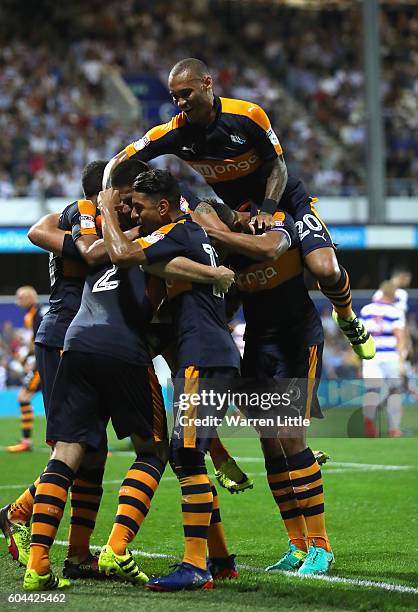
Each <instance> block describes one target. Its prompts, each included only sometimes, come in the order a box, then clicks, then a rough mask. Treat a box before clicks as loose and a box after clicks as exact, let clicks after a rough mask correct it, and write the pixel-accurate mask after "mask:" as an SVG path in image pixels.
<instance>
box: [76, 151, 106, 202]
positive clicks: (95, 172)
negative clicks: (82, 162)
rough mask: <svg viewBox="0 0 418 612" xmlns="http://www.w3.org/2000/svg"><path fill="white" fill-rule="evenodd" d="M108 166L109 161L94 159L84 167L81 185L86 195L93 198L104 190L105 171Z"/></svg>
mask: <svg viewBox="0 0 418 612" xmlns="http://www.w3.org/2000/svg"><path fill="white" fill-rule="evenodd" d="M106 166H107V161H103V160H101V159H100V160H97V161H92V162H90V163H89V164H87V166H85V167H84V169H83V172H82V175H81V185H82V187H83V192H84V196H85V197H86V198H91V197H93V196H97V195H98V194H99V191H101V190H102V181H103V172H104V169H105V168H106Z"/></svg>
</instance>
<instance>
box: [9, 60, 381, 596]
mask: <svg viewBox="0 0 418 612" xmlns="http://www.w3.org/2000/svg"><path fill="white" fill-rule="evenodd" d="M212 85H213V83H212V79H211V76H210V74H209V71H208V69H207V67H206V66H205V65H204V64H203V63H202V62H201V61H200V60H196V59H186V60H182V61H181V62H178V63H177V64H176V65H175V66H174V67H173V69H172V70H171V72H170V75H169V81H168V86H169V90H170V94H171V95H172V97H173V100H174V101H175V103H176V104H177V105H178V107H179V108H180V111H181V112H180V114H178V115H176V116H175V117H174V118H173V119H172V120H171V121H170V122H169V123H167V124H164V125H161V126H157V127H155V128H153V129H151V130H150V131H149V132H148V133H147V134H146V135H145V136H143V137H142V138H141V139H140V140H138V141H136V142H134V143H132V144H130V145H129V146H128V147H126V149H124V150H123V151H122V152H121V153H119V154H118V155H116V156H115V157H114V158H113V159H112V160H111V161H110V162H108V163H106V162H101V161H97V162H92V163H90V164H89V165H88V166H87V167H86V168H85V170H84V172H83V177H82V185H83V190H84V196H85V199H83V200H79V201H77V202H74V203H72V204H70V205H69V206H67V208H66V209H65V210H64V211H63V212H62V214H61V215H49V216H48V217H46V218H43V219H42V220H41V221H40V222H39V223H37V224H36V225H35V226H34V227H33V228H31V231H30V234H29V236H30V238H31V240H32V241H34V242H35V243H36V244H38V245H39V246H41V247H42V248H45V249H46V250H48V251H50V252H51V260H50V273H51V287H52V289H51V297H50V308H49V310H48V312H47V313H46V315H45V316H44V318H43V320H42V322H41V324H40V326H39V329H38V331H37V334H36V338H35V346H36V362H37V368H38V370H39V373H40V378H41V384H42V392H43V397H44V405H45V410H46V415H47V429H46V440H47V441H48V442H49V443H50V445H51V446H52V447H53V451H52V455H51V459H50V460H49V462H48V464H47V466H46V467H45V470H44V471H43V473H42V474H41V475H40V477H39V478H38V479H37V480H36V481H35V482H34V483H33V485H31V487H29V488H28V489H27V490H26V491H25V492H24V493H23V494H22V495H21V496H20V497H19V498H18V499H17V500H16V501H15V502H14V503H11V504H8V505H7V506H5V507H4V508H3V509H2V510H1V511H0V527H1V528H2V530H3V532H4V534H5V536H6V538H7V540H8V544H9V550H10V552H11V553H12V555H13V557H14V558H15V559H17V560H18V561H19V562H20V563H22V564H23V565H25V566H26V572H25V577H24V588H25V589H27V590H42V589H55V588H61V587H65V586H68V585H69V583H70V580H69V579H71V578H82V577H95V576H99V575H103V574H105V575H117V576H119V577H120V578H122V579H124V580H127V581H129V582H132V583H135V584H145V586H146V587H147V588H150V589H152V590H156V591H178V590H181V589H209V588H212V587H213V584H214V580H217V579H222V578H237V577H238V571H237V567H236V564H235V556H234V555H232V554H230V551H229V550H228V547H227V543H226V540H225V534H224V530H223V526H222V521H221V515H220V509H219V501H218V496H217V493H216V489H215V487H214V485H213V484H212V483H211V481H210V479H209V477H208V474H207V470H206V466H205V452H206V451H209V452H210V454H211V456H212V458H213V461H214V464H215V467H219V466H227V467H229V468H230V471H229V472H228V473H227V476H228V479H227V480H228V481H229V482H233V483H235V486H236V489H235V490H240V486H241V490H243V489H244V488H246V487H248V486H251V482H250V481H249V479H248V478H247V476H246V475H245V474H243V473H242V472H241V471H240V470H239V468H238V466H237V465H236V464H235V462H234V460H233V459H232V458H231V457H230V456H229V453H228V451H227V450H226V449H225V447H224V446H223V445H222V443H221V441H220V440H219V438H218V436H217V432H216V428H214V427H209V428H205V429H202V428H199V427H198V426H197V425H196V423H197V419H198V418H199V417H200V416H201V414H202V412H201V407H200V406H199V405H195V403H194V402H193V403H192V402H189V403H187V402H186V406H184V400H183V403H182V404H181V405H180V402H179V398H180V397H183V398H184V397H186V398H187V397H191V396H192V395H193V394H196V393H197V394H198V393H199V392H201V391H202V389H204V388H212V387H213V388H215V387H216V388H219V386H220V387H221V388H222V389H229V388H232V387H233V386H234V385H235V384H236V382H237V380H240V379H251V380H255V381H258V383H259V384H260V385H261V387H263V385H264V383H265V385H266V387H267V386H268V385H269V384H270V382H271V381H276V382H278V381H281V380H285V379H292V380H295V379H297V380H298V381H300V384H301V393H300V397H301V399H300V402H302V403H300V405H299V408H298V410H299V414H300V415H301V416H303V417H304V418H308V419H309V418H310V417H311V416H316V417H321V416H322V415H321V411H320V407H319V404H318V401H317V397H316V390H317V385H318V382H319V378H320V374H321V357H322V348H323V331H322V326H321V321H320V318H319V315H318V313H317V311H316V309H315V306H314V304H313V302H312V301H311V299H310V297H309V294H308V292H307V289H306V287H305V284H304V279H303V272H304V266H306V267H307V268H308V269H309V270H310V272H311V273H312V274H313V275H314V276H315V277H316V278H317V280H318V283H319V287H320V289H321V291H322V292H323V293H324V294H325V295H326V296H327V297H328V298H329V300H330V301H331V302H332V304H333V307H334V311H333V317H334V318H335V320H336V322H337V323H338V325H339V326H340V328H341V329H342V331H343V332H344V334H345V335H346V336H347V338H348V339H349V341H350V342H351V344H352V346H353V348H354V350H355V352H356V353H357V354H358V355H359V356H360V357H361V358H363V359H371V358H372V357H373V356H374V350H375V349H374V343H373V339H372V338H371V336H370V334H369V333H368V332H367V331H366V330H365V328H364V327H363V326H362V324H361V323H360V322H359V320H358V319H357V317H356V316H355V314H354V312H353V311H352V301H351V291H350V284H349V278H348V274H347V272H346V271H345V270H344V268H342V267H341V266H340V265H339V264H338V262H337V259H336V256H335V249H334V246H333V244H332V241H331V238H330V236H329V234H328V231H327V229H326V226H325V225H324V223H323V222H322V220H321V219H320V217H319V216H318V213H317V212H316V210H315V206H314V204H315V202H316V200H315V198H312V197H311V196H310V195H309V194H308V193H306V191H305V189H304V186H303V184H302V183H301V181H300V180H298V179H295V178H294V177H291V176H288V175H287V170H286V165H285V162H284V159H283V153H282V148H281V146H280V143H279V140H278V139H277V136H276V134H275V133H274V131H273V129H272V127H271V125H270V122H269V119H268V117H267V115H266V114H265V113H264V111H263V110H262V109H261V108H260V107H259V106H257V105H256V104H252V103H251V102H245V101H241V100H232V99H225V98H219V97H217V96H215V95H214V94H213V89H212ZM163 154H174V155H177V156H178V157H180V158H181V159H183V160H184V161H185V162H187V163H188V164H189V165H191V166H192V167H193V168H194V169H195V170H196V171H198V172H200V173H201V174H202V175H203V177H204V178H205V180H206V182H207V183H208V184H209V185H211V187H212V188H213V190H214V192H215V194H216V195H217V196H218V198H219V199H221V200H222V202H220V201H218V200H213V201H212V200H211V201H210V202H200V201H199V198H190V197H189V200H190V201H189V202H187V201H186V200H185V199H184V198H183V197H182V190H181V188H180V185H179V183H178V182H177V180H176V179H175V177H173V176H172V175H171V174H170V173H169V172H167V171H164V170H153V169H150V168H149V167H148V165H147V162H148V161H150V160H152V159H154V158H155V157H158V156H159V155H163ZM108 185H110V187H109V186H108ZM102 187H103V189H102ZM215 249H216V250H215ZM218 253H219V255H220V256H221V257H222V260H223V263H224V264H225V265H219V257H218ZM230 288H231V291H230V292H229V294H227V292H228V290H229V289H230ZM241 303H242V306H243V312H244V317H245V322H246V332H245V350H244V354H243V357H242V359H240V355H239V352H238V350H237V348H236V346H235V344H234V342H233V340H232V337H231V334H230V330H229V328H228V319H229V317H230V315H231V312H233V311H234V309H235V308H236V307H237V304H241ZM159 354H162V355H163V356H164V357H165V358H166V360H167V363H168V364H169V366H170V369H171V372H172V376H173V382H174V406H173V410H174V427H173V431H172V432H171V441H170V442H169V436H168V431H167V423H166V415H165V408H164V401H163V397H162V393H161V388H160V385H159V383H158V380H157V378H156V375H155V372H154V370H153V366H152V358H153V357H155V356H156V355H159ZM238 407H239V408H240V409H241V410H242V411H243V412H245V410H246V407H245V406H238ZM209 413H210V414H211V415H212V416H213V415H218V414H219V411H217V406H215V405H213V406H211V407H210V408H209ZM221 415H222V413H221ZM180 416H182V417H185V418H180ZM109 420H111V421H112V425H113V428H114V430H115V432H116V434H117V436H118V438H125V437H128V436H130V438H131V440H132V444H133V446H134V449H135V452H136V458H135V461H134V463H133V464H132V466H131V467H130V468H129V470H128V471H127V473H126V476H125V478H124V480H123V482H122V484H121V488H120V491H119V502H118V508H117V513H116V518H115V521H114V524H113V526H112V529H111V532H110V534H109V538H108V541H107V544H106V545H105V546H103V548H102V550H101V552H100V555H99V556H95V555H93V554H92V553H91V552H90V547H89V540H90V535H91V533H92V531H93V529H94V526H95V520H96V515H97V512H98V510H99V504H100V499H101V495H102V491H103V490H102V478H103V472H104V466H105V462H106V457H107V438H106V426H107V424H108V422H109ZM305 429H306V428H305V427H303V426H299V427H294V428H292V430H291V431H289V429H288V428H278V429H277V430H275V432H274V435H271V434H267V433H266V432H265V431H263V430H260V431H259V432H258V433H259V437H260V443H261V448H262V451H263V454H264V458H265V467H266V474H267V479H268V485H269V487H270V489H271V492H272V495H273V498H274V500H275V502H276V504H277V506H278V508H279V511H280V514H281V517H282V519H283V522H284V525H285V528H286V530H287V533H288V538H289V545H288V549H287V551H286V552H285V553H284V554H283V556H282V557H281V558H280V559H279V560H278V561H277V562H276V563H274V564H272V565H271V566H269V567H268V568H267V570H268V571H271V572H275V571H276V572H279V571H297V572H299V573H301V574H318V573H326V572H328V571H329V569H330V567H331V565H332V562H333V560H334V556H333V553H332V550H331V546H330V542H329V539H328V536H327V532H326V528H325V514H324V493H323V483H322V477H321V471H320V468H319V465H318V462H317V460H316V458H315V456H314V454H313V452H312V450H311V449H310V448H309V447H308V446H307V443H306V432H305ZM167 462H169V463H170V465H171V467H172V469H173V470H174V472H175V474H176V476H177V478H178V480H179V483H180V487H181V495H182V508H181V510H182V517H183V527H184V544H185V546H184V556H183V560H182V562H181V563H180V564H179V565H177V566H176V568H175V569H174V571H172V572H171V573H169V574H167V575H165V576H162V577H158V578H152V579H148V577H147V576H146V575H145V574H144V573H143V572H142V571H141V570H140V568H139V567H138V565H137V563H136V561H135V559H134V558H133V557H132V555H131V553H130V552H129V550H128V545H129V543H130V542H132V540H133V539H134V538H135V536H136V535H137V533H138V530H139V529H140V526H141V524H142V522H143V521H144V519H145V517H146V515H147V513H148V511H149V509H150V505H151V501H152V497H153V495H154V493H155V491H156V489H157V487H158V485H159V482H160V479H161V477H162V475H163V472H164V469H165V467H166V464H167ZM69 489H71V526H70V533H69V550H68V555H67V559H66V561H65V566H64V571H63V574H64V578H58V577H57V576H56V575H55V574H54V573H53V572H52V570H51V566H50V560H49V550H50V548H51V546H52V544H53V542H54V538H55V536H56V533H57V529H58V527H59V524H60V520H61V518H62V515H63V511H64V507H65V504H66V501H67V495H68V491H69ZM29 521H31V528H30V529H29V527H28V526H27V525H28V523H29Z"/></svg>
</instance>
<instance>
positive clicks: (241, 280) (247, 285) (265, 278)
mask: <svg viewBox="0 0 418 612" xmlns="http://www.w3.org/2000/svg"><path fill="white" fill-rule="evenodd" d="M277 276H278V272H277V270H276V269H275V268H274V267H273V266H268V267H266V268H262V269H259V270H254V271H252V272H242V273H241V274H239V275H238V277H237V281H236V283H237V286H238V288H239V289H241V291H254V290H256V289H257V288H258V287H259V286H262V287H264V286H265V285H267V284H268V283H269V281H270V280H271V279H273V278H275V277H277Z"/></svg>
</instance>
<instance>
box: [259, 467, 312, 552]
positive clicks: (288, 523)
mask: <svg viewBox="0 0 418 612" xmlns="http://www.w3.org/2000/svg"><path fill="white" fill-rule="evenodd" d="M265 466H266V472H267V481H268V483H269V487H270V490H271V493H272V495H273V498H274V501H275V502H276V504H277V506H278V508H279V510H280V514H281V517H282V519H283V522H284V525H285V527H286V531H287V534H288V536H289V540H290V542H291V543H292V544H294V545H295V546H296V548H298V549H299V550H304V551H307V550H308V530H307V525H306V522H305V517H304V516H303V512H302V509H301V508H300V506H299V504H298V500H297V499H296V495H295V493H294V491H293V487H292V483H291V481H290V475H289V469H288V466H287V462H286V458H285V457H284V456H283V455H279V456H278V457H272V458H268V459H267V458H266V460H265Z"/></svg>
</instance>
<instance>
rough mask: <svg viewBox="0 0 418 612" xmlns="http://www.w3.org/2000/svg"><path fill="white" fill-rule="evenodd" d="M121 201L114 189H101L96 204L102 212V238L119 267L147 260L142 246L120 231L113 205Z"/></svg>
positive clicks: (142, 262)
mask: <svg viewBox="0 0 418 612" xmlns="http://www.w3.org/2000/svg"><path fill="white" fill-rule="evenodd" d="M120 203H121V200H120V197H119V192H118V191H117V190H116V189H112V188H110V189H106V190H105V191H101V192H100V193H99V197H98V205H99V208H100V211H101V213H102V229H103V240H104V244H105V247H106V251H107V253H108V255H109V257H110V261H111V262H112V263H113V264H115V265H117V266H119V267H120V268H128V267H129V266H132V265H134V264H139V265H142V264H144V263H146V262H147V258H146V256H145V254H144V251H143V249H142V247H141V246H140V245H139V243H138V242H137V241H135V242H131V241H130V240H129V238H128V237H127V236H125V234H124V233H123V232H122V230H121V228H120V225H119V219H118V215H117V212H116V209H115V207H117V206H119V205H120Z"/></svg>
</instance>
